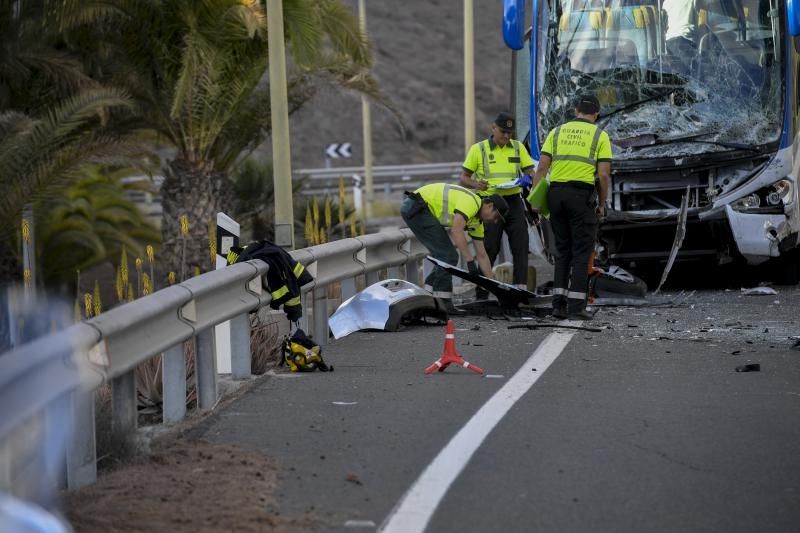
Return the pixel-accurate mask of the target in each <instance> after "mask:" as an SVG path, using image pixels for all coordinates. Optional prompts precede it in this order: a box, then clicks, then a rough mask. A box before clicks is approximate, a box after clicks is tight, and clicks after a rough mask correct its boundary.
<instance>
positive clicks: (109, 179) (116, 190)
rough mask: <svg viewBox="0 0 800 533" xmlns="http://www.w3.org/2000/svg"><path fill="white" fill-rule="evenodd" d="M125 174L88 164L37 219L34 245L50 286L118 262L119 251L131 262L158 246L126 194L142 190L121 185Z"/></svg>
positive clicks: (125, 171)
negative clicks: (103, 265)
mask: <svg viewBox="0 0 800 533" xmlns="http://www.w3.org/2000/svg"><path fill="white" fill-rule="evenodd" d="M130 172H131V170H130V169H120V170H116V171H109V170H108V169H104V168H102V167H101V166H99V165H87V166H85V167H84V168H83V170H82V173H83V177H81V178H80V179H79V180H78V181H77V182H76V183H74V184H72V185H71V186H70V187H69V188H67V189H66V190H65V191H64V194H63V195H61V196H60V197H58V198H56V199H54V200H53V201H51V202H49V203H48V205H47V206H46V207H47V209H46V210H45V213H46V214H43V215H40V217H39V219H38V224H37V230H38V231H37V239H36V242H37V244H38V248H39V249H40V254H39V255H40V257H41V259H42V271H43V273H44V275H45V276H46V277H47V279H48V280H49V281H51V282H65V281H72V280H73V279H74V276H75V271H76V270H81V271H83V270H86V269H88V268H90V267H93V266H96V265H99V264H101V263H103V262H105V261H109V260H110V261H112V262H113V263H117V262H118V261H119V258H120V254H121V251H122V247H123V246H125V247H126V249H127V250H128V254H130V255H131V257H145V247H146V246H147V245H148V244H157V243H158V240H159V238H160V235H159V232H158V229H157V228H156V227H155V226H153V225H152V224H150V223H149V222H147V221H146V220H145V218H144V216H143V215H142V213H141V211H139V208H138V207H137V206H136V204H134V203H133V202H132V201H131V200H130V199H129V198H128V197H127V195H126V190H129V189H131V188H138V187H141V185H140V184H136V183H134V184H128V185H123V184H122V183H121V180H120V178H122V177H124V176H125V175H127V174H130ZM139 183H141V182H139Z"/></svg>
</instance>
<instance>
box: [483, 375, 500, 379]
mask: <svg viewBox="0 0 800 533" xmlns="http://www.w3.org/2000/svg"><path fill="white" fill-rule="evenodd" d="M483 377H485V378H486V379H503V374H486V375H485V376H483Z"/></svg>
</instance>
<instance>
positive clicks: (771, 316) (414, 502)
mask: <svg viewBox="0 0 800 533" xmlns="http://www.w3.org/2000/svg"><path fill="white" fill-rule="evenodd" d="M777 289H778V291H779V294H778V295H777V296H745V295H742V294H741V293H740V292H739V291H738V290H736V291H709V292H700V293H697V294H695V295H694V296H693V297H691V298H690V299H689V300H687V301H686V303H685V304H683V305H682V306H680V307H677V308H638V309H634V308H604V309H602V310H600V311H599V313H598V315H597V316H596V317H595V320H594V323H593V325H596V326H600V327H602V328H603V330H602V332H600V333H589V332H584V331H577V332H575V331H571V332H570V331H566V330H559V331H554V330H537V331H529V330H520V329H513V330H509V329H507V327H508V326H509V325H511V323H509V322H506V321H487V320H478V319H458V320H456V321H455V324H456V328H457V330H456V345H457V348H458V351H459V352H460V354H461V355H462V356H463V357H464V358H465V359H467V360H469V361H470V362H472V363H474V364H476V365H478V366H481V367H483V368H484V369H485V371H486V373H487V374H489V375H491V376H493V377H479V376H477V375H474V374H471V373H469V372H468V371H467V370H466V369H463V368H453V367H450V368H448V369H447V371H446V372H444V373H436V374H434V375H431V376H425V375H423V369H424V368H425V367H426V366H428V365H429V364H431V363H432V362H433V361H434V360H436V359H437V358H438V357H439V355H440V354H441V352H442V345H443V342H444V331H443V329H442V328H441V327H414V328H410V329H407V330H405V331H401V332H397V333H383V332H365V333H357V334H354V335H351V336H350V337H347V338H345V339H342V340H340V341H336V342H333V343H332V344H330V345H329V346H328V347H327V348H326V350H325V354H324V355H325V359H326V361H327V362H328V363H329V364H333V366H334V367H335V371H334V372H332V373H327V374H324V373H315V374H304V375H291V374H278V375H275V376H270V377H267V378H264V379H263V380H262V381H261V382H260V383H259V384H258V385H257V386H255V387H254V388H253V389H252V390H251V391H250V392H249V393H248V394H246V395H244V396H243V397H241V398H240V399H238V400H237V401H235V402H233V403H232V404H231V405H229V406H228V407H226V408H223V409H220V410H219V412H216V413H215V414H214V415H212V416H211V417H210V418H208V419H207V420H205V421H204V422H202V423H201V425H199V426H198V427H197V428H196V429H195V430H194V431H193V433H192V434H193V436H195V437H201V438H205V439H208V440H211V441H216V442H229V443H237V444H240V445H243V446H247V447H252V448H256V449H258V450H260V451H262V452H263V453H265V454H267V455H269V456H270V457H272V458H274V460H275V462H276V464H277V466H278V468H279V472H280V475H279V481H278V486H277V488H276V499H275V501H273V502H272V503H271V504H270V509H272V510H274V511H277V512H280V513H281V514H283V515H289V516H292V517H305V518H308V519H310V520H313V521H314V523H315V526H314V527H313V528H311V529H307V530H311V531H354V530H356V531H358V530H362V531H374V530H376V529H377V528H378V527H379V526H381V524H383V525H384V526H385V527H386V530H387V531H406V532H414V531H421V530H423V529H424V525H425V524H427V529H426V530H427V531H431V532H473V531H475V532H484V531H520V532H538V531H543V532H551V531H552V532H564V531H568V532H573V531H592V532H605V531H609V532H612V531H613V532H627V531H631V532H649V531H664V532H667V531H669V532H674V531H682V532H683V531H719V532H726V533H727V532H739V531H742V532H745V531H747V532H750V531H752V532H762V531H770V532H782V531H786V532H790V531H791V532H796V531H798V530H800V424H798V421H800V351H796V350H792V349H791V346H792V344H793V343H794V341H792V340H790V339H789V338H788V337H789V336H791V335H800V320H798V318H800V313H799V311H800V290H798V289H796V288H795V289H789V288H777ZM535 322H537V321H535V320H534V321H530V322H525V323H535ZM473 328H479V329H473ZM570 335H571V337H570ZM545 340H547V343H548V344H546V345H543V342H544V341H545ZM557 341H564V342H566V341H568V342H567V343H566V346H565V347H564V348H563V350H561V349H560V348H559V346H558V342H557ZM537 348H538V349H539V351H538V352H537V355H535V356H534V357H531V355H532V354H534V352H535V351H536V350H537ZM747 363H758V364H760V368H761V369H760V372H747V373H739V372H736V371H735V368H736V367H737V366H740V365H744V364H747ZM547 364H549V367H548V366H547ZM534 368H536V370H533V369H534ZM501 389H502V392H500V393H499V394H498V395H497V396H495V394H496V393H498V391H501ZM490 399H491V403H489V404H488V407H484V405H486V404H487V402H489V401H490ZM482 407H483V409H482ZM445 447H447V451H446V452H444V453H442V450H443V449H445ZM426 469H427V470H426ZM418 481H419V482H418ZM404 498H405V499H404ZM420 524H422V525H420Z"/></svg>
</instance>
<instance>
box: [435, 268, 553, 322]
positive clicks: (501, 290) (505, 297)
mask: <svg viewBox="0 0 800 533" xmlns="http://www.w3.org/2000/svg"><path fill="white" fill-rule="evenodd" d="M425 259H427V260H428V261H430V262H431V263H433V264H434V265H436V266H438V267H440V268H442V269H444V270H445V271H446V272H449V273H450V274H452V275H454V276H457V277H459V278H461V279H465V280H467V281H469V282H472V283H474V284H475V285H477V286H478V287H481V288H483V289H486V290H487V291H489V292H491V293H492V294H494V296H495V297H496V298H497V301H498V303H499V304H500V306H501V307H503V308H507V309H516V308H517V307H518V306H519V305H520V304H529V303H531V302H535V301H537V300H541V298H538V297H537V295H536V294H535V293H533V292H530V291H527V290H525V289H520V288H519V287H515V286H514V285H510V284H508V283H502V282H499V281H497V280H494V279H489V278H485V277H483V276H481V275H479V274H470V273H469V272H467V271H466V270H463V269H460V268H458V267H456V266H453V265H451V264H448V263H445V262H444V261H440V260H438V259H436V258H434V257H431V256H427V257H426V258H425ZM548 301H549V298H548ZM465 310H466V309H465Z"/></svg>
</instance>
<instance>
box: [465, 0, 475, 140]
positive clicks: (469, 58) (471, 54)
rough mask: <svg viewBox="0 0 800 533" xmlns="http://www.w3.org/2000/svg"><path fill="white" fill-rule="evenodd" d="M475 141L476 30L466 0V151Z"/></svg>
mask: <svg viewBox="0 0 800 533" xmlns="http://www.w3.org/2000/svg"><path fill="white" fill-rule="evenodd" d="M474 142H475V32H474V24H473V9H472V0H464V153H467V152H468V151H469V147H470V146H472V143H474Z"/></svg>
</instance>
